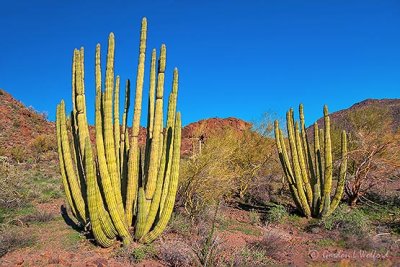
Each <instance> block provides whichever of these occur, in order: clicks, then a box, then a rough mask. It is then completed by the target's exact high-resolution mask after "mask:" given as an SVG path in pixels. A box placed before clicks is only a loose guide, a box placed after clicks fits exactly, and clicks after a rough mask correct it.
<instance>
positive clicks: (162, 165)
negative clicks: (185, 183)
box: [57, 18, 181, 247]
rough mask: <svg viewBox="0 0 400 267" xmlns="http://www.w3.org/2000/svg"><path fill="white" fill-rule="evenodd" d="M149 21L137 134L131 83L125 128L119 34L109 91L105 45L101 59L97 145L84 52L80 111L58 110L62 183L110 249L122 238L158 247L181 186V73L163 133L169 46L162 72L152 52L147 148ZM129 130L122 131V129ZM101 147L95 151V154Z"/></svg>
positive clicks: (78, 72)
mask: <svg viewBox="0 0 400 267" xmlns="http://www.w3.org/2000/svg"><path fill="white" fill-rule="evenodd" d="M146 37H147V21H146V19H145V18H144V19H143V20H142V28H141V34H140V48H139V63H138V69H137V77H136V93H135V104H134V115H133V126H132V133H131V135H129V131H128V126H127V120H128V113H129V107H130V82H129V80H128V81H127V82H126V87H125V97H124V101H121V102H122V103H123V105H124V107H123V114H122V120H121V121H120V114H119V111H120V106H119V103H120V98H119V96H120V91H119V90H120V77H119V76H116V78H115V74H114V49H115V40H114V35H113V34H112V33H111V34H110V36H109V39H108V53H107V62H106V71H105V81H104V86H103V82H102V70H101V63H100V62H101V58H100V52H101V49H100V45H99V44H98V45H97V47H96V57H95V87H96V88H95V91H96V101H95V142H94V144H92V142H91V140H90V134H89V126H88V122H87V113H86V112H87V109H86V100H85V85H84V50H83V48H82V49H80V50H77V49H76V50H75V51H74V56H73V64H72V106H73V108H72V112H71V116H70V118H69V119H68V118H67V115H66V113H65V104H64V101H61V103H60V104H59V105H58V106H57V140H58V152H59V160H60V169H61V176H62V182H63V185H64V190H65V195H66V200H67V203H68V205H69V207H70V210H71V212H72V214H73V215H74V217H75V218H76V219H77V220H78V222H79V223H80V224H81V225H82V226H86V227H89V229H91V231H92V233H93V236H94V237H95V239H96V241H97V243H98V244H99V245H101V246H103V247H109V246H111V245H112V244H113V243H114V240H115V239H116V238H118V239H121V240H122V241H123V243H124V244H125V245H128V244H129V243H130V242H131V241H132V240H133V237H132V236H131V233H130V232H131V229H132V228H134V229H135V231H134V232H135V234H134V238H135V239H136V240H138V241H140V242H143V243H149V242H152V241H153V240H154V239H156V238H157V237H158V236H159V235H160V234H161V233H162V232H163V230H164V229H165V228H166V226H167V223H168V221H169V219H170V217H171V214H172V210H173V207H174V203H175V197H176V192H177V187H178V176H179V161H180V144H181V116H180V113H179V112H177V111H176V105H177V95H178V70H177V69H175V70H174V75H173V84H172V91H171V93H170V95H169V101H168V114H167V123H166V128H165V131H164V127H163V116H164V115H163V103H164V101H163V97H164V75H165V69H166V47H165V45H162V46H161V51H160V57H159V60H158V71H156V50H155V49H154V50H153V51H152V58H151V70H150V86H149V103H148V120H147V139H146V144H145V148H144V149H142V148H141V146H140V144H139V130H140V117H141V111H142V92H143V84H144V71H145V56H146ZM120 124H121V125H120ZM94 148H95V150H94Z"/></svg>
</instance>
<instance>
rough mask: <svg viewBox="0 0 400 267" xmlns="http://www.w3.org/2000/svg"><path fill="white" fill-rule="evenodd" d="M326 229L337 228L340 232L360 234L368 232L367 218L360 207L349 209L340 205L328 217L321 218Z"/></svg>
mask: <svg viewBox="0 0 400 267" xmlns="http://www.w3.org/2000/svg"><path fill="white" fill-rule="evenodd" d="M321 223H322V225H323V227H324V228H325V229H327V230H334V229H339V230H340V231H341V232H342V233H344V232H348V233H353V234H358V235H362V234H365V233H366V232H368V231H369V230H370V229H369V220H368V217H367V216H366V215H365V214H364V212H363V211H362V210H361V209H350V208H348V207H346V206H345V205H341V206H340V207H339V209H338V210H337V211H336V212H335V213H333V214H332V216H330V217H326V218H324V219H323V220H321Z"/></svg>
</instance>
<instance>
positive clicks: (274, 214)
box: [266, 204, 289, 223]
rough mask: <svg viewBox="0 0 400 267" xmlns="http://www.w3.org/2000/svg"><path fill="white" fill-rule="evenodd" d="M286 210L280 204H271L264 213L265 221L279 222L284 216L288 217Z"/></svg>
mask: <svg viewBox="0 0 400 267" xmlns="http://www.w3.org/2000/svg"><path fill="white" fill-rule="evenodd" d="M288 216H289V214H288V211H287V210H286V208H285V207H284V206H282V205H277V204H275V205H273V206H272V207H271V208H270V209H269V210H268V212H267V214H266V221H267V222H270V223H277V222H281V221H282V220H283V219H284V218H286V217H288Z"/></svg>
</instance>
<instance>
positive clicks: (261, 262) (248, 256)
mask: <svg viewBox="0 0 400 267" xmlns="http://www.w3.org/2000/svg"><path fill="white" fill-rule="evenodd" d="M271 265H274V262H273V260H271V259H270V258H268V256H267V255H266V252H265V251H264V250H263V249H260V248H256V247H254V246H246V247H244V248H243V249H242V250H240V251H239V252H238V253H237V254H236V255H235V257H234V258H233V262H232V263H231V264H230V266H241V267H242V266H244V267H247V266H248V267H250V266H251V267H257V266H271Z"/></svg>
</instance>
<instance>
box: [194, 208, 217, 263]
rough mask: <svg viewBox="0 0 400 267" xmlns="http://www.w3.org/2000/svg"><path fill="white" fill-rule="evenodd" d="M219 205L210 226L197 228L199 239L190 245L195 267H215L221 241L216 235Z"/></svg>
mask: <svg viewBox="0 0 400 267" xmlns="http://www.w3.org/2000/svg"><path fill="white" fill-rule="evenodd" d="M219 205H220V203H217V204H216V206H215V210H214V213H213V218H212V221H211V222H210V224H207V223H206V224H202V225H199V226H198V236H199V237H200V238H199V239H198V240H197V241H196V242H194V243H193V245H192V250H193V252H194V254H195V257H194V260H195V262H197V265H199V266H203V267H207V266H215V265H216V264H217V261H218V254H219V252H220V250H221V244H222V241H221V239H220V238H219V236H218V235H217V234H216V224H217V216H218V210H219Z"/></svg>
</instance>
